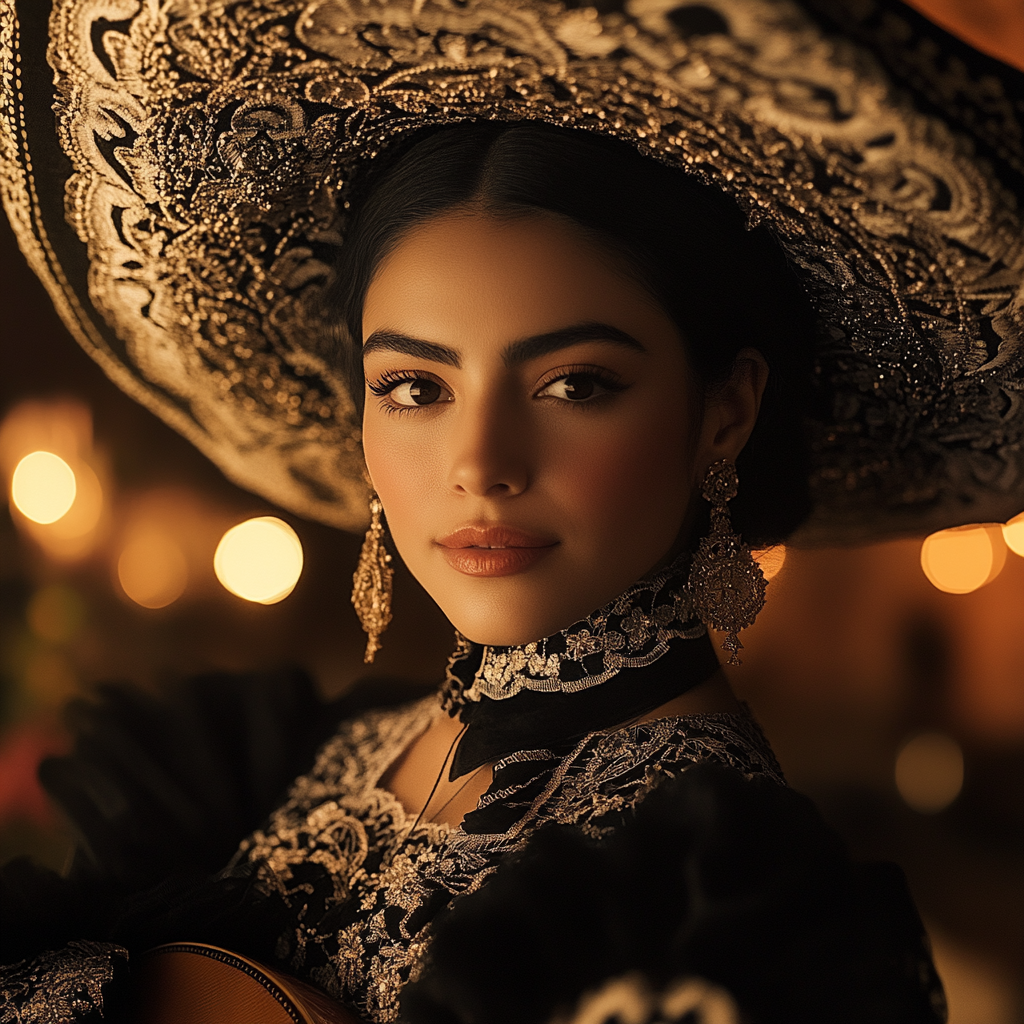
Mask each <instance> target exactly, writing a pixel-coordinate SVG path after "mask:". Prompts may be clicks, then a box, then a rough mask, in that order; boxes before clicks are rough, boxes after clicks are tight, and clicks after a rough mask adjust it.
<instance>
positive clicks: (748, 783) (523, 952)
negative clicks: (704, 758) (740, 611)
mask: <svg viewBox="0 0 1024 1024" xmlns="http://www.w3.org/2000/svg"><path fill="white" fill-rule="evenodd" d="M606 823H607V824H610V825H614V826H616V827H615V829H614V831H613V832H611V834H605V835H603V836H602V837H601V838H600V839H594V838H593V837H592V836H588V835H586V834H584V833H583V831H582V830H579V829H576V828H571V827H567V826H554V827H550V828H548V829H546V830H544V831H541V832H540V833H538V834H537V835H536V836H535V837H534V838H533V839H532V840H531V841H530V843H529V844H528V845H527V846H526V848H525V849H524V850H523V851H522V852H521V853H520V854H518V855H513V857H511V858H510V859H509V860H507V861H506V862H505V863H503V864H502V866H501V867H500V868H499V869H498V871H497V873H496V874H495V875H494V876H493V878H491V879H490V880H489V881H488V883H487V885H486V886H484V887H483V888H482V889H480V890H479V891H478V892H476V893H473V894H471V895H468V896H465V897H463V898H462V899H460V900H458V901H457V902H456V903H454V904H453V905H452V907H451V909H450V910H448V911H447V912H445V913H444V914H442V915H440V916H439V917H438V918H437V919H436V920H435V922H434V937H433V940H432V944H431V947H430V956H429V961H428V966H427V969H426V971H425V973H424V974H423V976H422V977H421V979H420V980H419V981H418V982H416V983H414V984H412V985H410V986H409V987H407V988H406V989H405V992H404V993H403V997H402V1011H403V1013H402V1018H403V1020H404V1021H405V1022H406V1024H548V1022H549V1021H550V1020H551V1019H552V1018H553V1017H554V1016H555V1015H556V1012H557V1013H558V1014H562V1015H565V1017H564V1019H566V1020H568V1019H569V1018H570V1015H569V1014H567V1011H570V1010H571V1008H572V1007H573V1006H574V1005H575V1004H576V1003H577V1001H578V1000H579V998H580V997H581V996H582V995H583V994H584V993H586V992H588V991H593V990H594V989H596V988H598V987H599V986H600V985H601V984H602V983H603V982H605V981H607V980H609V979H612V978H616V977H620V976H622V975H625V974H627V973H629V972H639V973H640V975H641V976H643V978H644V979H645V980H646V982H647V983H648V984H649V986H650V987H651V988H652V989H654V990H655V991H657V990H659V989H662V988H664V987H665V986H666V985H667V984H668V983H669V982H671V981H672V980H673V979H681V978H685V977H691V976H696V977H701V978H705V979H707V980H709V981H711V982H714V983H716V984H717V985H719V986H721V987H722V988H725V989H726V990H727V991H728V992H730V993H731V994H732V995H733V997H734V998H735V999H736V1000H737V1002H738V1003H739V1006H740V1009H741V1011H742V1013H743V1020H744V1021H745V1022H749V1024H823V1022H826V1021H827V1022H828V1024H865V1022H867V1021H870V1022H871V1024H937V1022H941V1021H943V1020H945V1002H944V998H943V994H942V987H941V983H940V982H939V980H938V977H937V975H936V974H935V969H934V967H933V966H932V962H931V957H930V955H929V953H928V949H927V940H926V938H925V934H924V930H923V928H922V925H921V921H920V919H919V917H918V915H917V912H916V909H915V908H914V904H913V901H912V900H911V898H910V895H909V893H908V891H907V887H906V883H905V880H904V879H903V876H902V873H901V872H900V870H899V869H898V868H897V867H896V866H895V865H891V864H876V865H855V864H852V863H851V862H850V861H849V860H848V858H847V854H846V852H845V849H844V847H843V844H842V842H841V841H840V839H839V838H838V836H837V835H836V834H835V833H834V832H833V831H832V830H831V829H830V828H829V827H828V826H826V825H825V823H824V822H823V821H822V820H821V818H820V816H819V815H818V813H817V811H816V810H815V808H814V806H813V805H812V804H811V802H810V801H809V800H808V799H807V798H806V797H803V796H800V795H799V794H797V793H794V792H793V791H792V790H789V789H787V788H785V787H781V786H778V785H776V784H774V783H772V782H769V781H767V780H764V779H746V778H744V776H743V775H741V774H740V773H739V772H736V771H733V770H731V769H728V768H725V767H721V766H717V765H710V764H705V765H698V766H696V767H694V768H691V769H689V770H688V771H686V772H683V773H682V774H681V775H680V776H678V777H677V778H675V779H672V780H669V781H666V782H664V783H662V785H661V786H660V787H659V788H658V789H657V790H656V791H655V792H654V793H653V794H652V795H651V796H649V797H648V798H647V799H646V800H645V801H644V802H643V803H642V804H641V805H640V806H639V809H638V810H637V811H636V812H635V814H632V813H631V814H629V815H627V816H626V817H625V818H621V817H620V816H619V815H614V816H610V817H609V819H608V821H607V822H606ZM559 1019H562V1018H561V1017H560V1018H559Z"/></svg>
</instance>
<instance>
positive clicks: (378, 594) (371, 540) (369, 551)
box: [352, 494, 395, 664]
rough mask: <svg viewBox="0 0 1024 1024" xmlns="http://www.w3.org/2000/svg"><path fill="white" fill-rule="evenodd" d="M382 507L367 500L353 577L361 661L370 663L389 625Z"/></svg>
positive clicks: (375, 500) (388, 562)
mask: <svg viewBox="0 0 1024 1024" xmlns="http://www.w3.org/2000/svg"><path fill="white" fill-rule="evenodd" d="M383 511H384V506H383V505H381V503H380V498H378V497H377V495H376V494H373V495H371V496H370V528H369V529H368V530H367V531H366V539H365V540H364V541H363V549H362V551H360V552H359V564H358V565H357V566H356V571H355V573H353V575H352V605H353V607H354V608H355V610H356V615H358V616H359V621H360V622H361V623H362V625H363V630H364V632H365V633H366V653H365V654H364V655H363V661H364V662H366V663H367V664H369V663H371V662H372V661H373V659H374V656H375V655H376V654H377V652H378V651H379V650H380V635H381V633H383V632H384V630H385V629H387V628H388V623H389V622H390V621H391V580H392V577H393V576H394V575H395V571H394V569H392V568H391V556H390V555H389V554H388V552H387V549H386V548H385V547H384V527H383V525H382V524H381V521H380V517H381V513H382V512H383Z"/></svg>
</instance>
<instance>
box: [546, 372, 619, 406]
mask: <svg viewBox="0 0 1024 1024" xmlns="http://www.w3.org/2000/svg"><path fill="white" fill-rule="evenodd" d="M614 390H616V389H615V388H614V387H612V386H611V383H610V382H609V383H608V384H606V383H604V382H602V381H601V380H599V379H598V377H597V376H596V375H595V374H592V373H570V374H567V375H566V376H564V377H559V378H558V380H553V381H552V382H551V383H550V384H548V385H547V386H546V387H545V388H543V389H542V390H541V391H540V392H539V394H538V396H537V397H538V398H539V397H541V396H543V397H545V398H560V399H562V400H563V401H567V402H585V401H587V399H590V398H597V397H599V396H600V395H605V394H608V393H609V392H611V391H614Z"/></svg>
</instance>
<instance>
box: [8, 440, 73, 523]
mask: <svg viewBox="0 0 1024 1024" xmlns="http://www.w3.org/2000/svg"><path fill="white" fill-rule="evenodd" d="M77 490H78V487H77V484H76V482H75V474H74V471H73V470H72V469H71V467H70V466H69V465H68V464H67V463H66V462H65V461H64V460H63V459H62V458H61V457H60V456H59V455H54V454H53V452H43V451H39V452H31V453H30V454H29V455H26V456H25V457H24V458H23V459H22V460H21V461H20V462H19V463H18V465H17V466H16V467H15V470H14V473H13V475H12V476H11V500H12V501H13V502H14V504H15V506H16V507H17V509H18V511H19V512H20V513H21V514H22V515H23V516H25V518H26V519H31V520H32V522H34V523H40V524H42V525H47V524H49V523H55V522H56V521H57V520H58V519H60V518H61V517H62V516H64V515H66V514H67V512H68V510H69V509H70V508H71V506H72V505H73V504H74V501H75V493H76V492H77Z"/></svg>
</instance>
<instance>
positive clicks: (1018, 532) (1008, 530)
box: [1003, 512, 1024, 558]
mask: <svg viewBox="0 0 1024 1024" xmlns="http://www.w3.org/2000/svg"><path fill="white" fill-rule="evenodd" d="M1003 540H1004V541H1005V542H1006V546H1007V547H1008V548H1009V549H1010V550H1011V551H1012V552H1013V553H1014V554H1015V555H1020V556H1021V557H1022V558H1024V512H1021V514H1020V515H1019V516H1014V517H1013V518H1012V519H1011V520H1010V521H1009V522H1008V523H1007V524H1006V525H1005V526H1004V527H1003Z"/></svg>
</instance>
